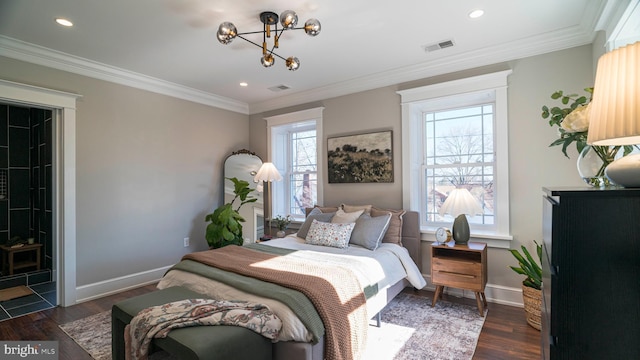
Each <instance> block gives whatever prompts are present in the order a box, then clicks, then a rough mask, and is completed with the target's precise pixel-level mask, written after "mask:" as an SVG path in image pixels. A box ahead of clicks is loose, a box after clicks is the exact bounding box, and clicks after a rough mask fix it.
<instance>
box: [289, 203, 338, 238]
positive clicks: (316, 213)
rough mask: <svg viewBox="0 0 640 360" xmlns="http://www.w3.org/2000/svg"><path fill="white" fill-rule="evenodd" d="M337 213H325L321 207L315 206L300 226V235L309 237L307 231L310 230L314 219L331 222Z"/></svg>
mask: <svg viewBox="0 0 640 360" xmlns="http://www.w3.org/2000/svg"><path fill="white" fill-rule="evenodd" d="M335 214H336V213H335V212H330V213H323V212H322V211H320V209H319V208H313V210H311V212H310V213H309V215H307V218H306V219H305V220H304V223H303V224H302V225H301V226H300V229H298V237H301V238H303V239H304V238H306V237H307V232H308V231H309V228H310V227H311V223H312V222H313V220H318V221H319V222H330V221H331V218H333V215H335Z"/></svg>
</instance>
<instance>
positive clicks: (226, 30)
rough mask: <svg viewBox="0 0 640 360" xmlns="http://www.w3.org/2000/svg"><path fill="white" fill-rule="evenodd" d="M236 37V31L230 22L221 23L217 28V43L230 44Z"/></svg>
mask: <svg viewBox="0 0 640 360" xmlns="http://www.w3.org/2000/svg"><path fill="white" fill-rule="evenodd" d="M236 35H238V29H236V26H235V25H233V24H232V23H230V22H223V23H222V24H220V26H219V27H218V34H217V36H218V41H219V42H220V43H222V44H225V45H227V44H230V43H231V42H232V41H233V39H235V38H236Z"/></svg>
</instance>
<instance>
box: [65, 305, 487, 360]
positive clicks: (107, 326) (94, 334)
mask: <svg viewBox="0 0 640 360" xmlns="http://www.w3.org/2000/svg"><path fill="white" fill-rule="evenodd" d="M484 320H485V318H484V317H482V316H480V314H478V309H477V308H475V307H471V306H467V305H461V304H456V303H451V302H447V301H438V303H437V304H436V306H435V307H433V308H432V307H431V299H429V298H426V297H424V296H416V295H413V294H410V293H401V294H399V295H398V296H397V297H396V298H395V299H394V300H393V301H392V302H391V303H390V304H389V305H387V307H386V308H385V309H384V310H383V312H382V326H381V327H379V328H378V327H375V326H373V325H372V326H370V327H369V333H368V340H367V348H366V351H365V354H364V356H363V359H376V360H378V359H379V360H400V359H402V360H404V359H429V360H441V359H443V360H444V359H455V360H464V359H471V358H472V357H473V353H474V352H475V348H476V344H477V343H478V337H479V336H480V331H481V330H482V325H483V324H484ZM371 324H374V323H373V322H372V323H371ZM60 328H61V329H62V330H63V331H64V332H65V333H67V334H68V335H69V336H70V337H71V338H72V339H73V340H74V341H75V342H76V343H77V344H78V345H80V346H81V347H82V348H83V349H84V350H85V351H87V352H88V353H89V354H90V355H91V356H92V357H93V358H94V359H96V360H109V359H111V312H110V311H106V312H103V313H99V314H96V315H93V316H89V317H87V318H84V319H80V320H76V321H73V322H70V323H67V324H63V325H60ZM151 359H152V360H168V359H173V357H171V356H170V355H169V354H167V353H164V352H160V353H155V354H153V356H152V357H151Z"/></svg>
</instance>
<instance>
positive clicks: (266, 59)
mask: <svg viewBox="0 0 640 360" xmlns="http://www.w3.org/2000/svg"><path fill="white" fill-rule="evenodd" d="M274 62H275V59H274V58H273V55H271V54H266V55H265V56H263V57H262V58H260V63H261V64H262V66H264V67H266V68H268V67H271V66H273V63H274Z"/></svg>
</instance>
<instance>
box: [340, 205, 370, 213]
mask: <svg viewBox="0 0 640 360" xmlns="http://www.w3.org/2000/svg"><path fill="white" fill-rule="evenodd" d="M340 207H342V210H344V212H348V213H350V212H356V211H358V210H364V214H370V213H371V205H347V204H342V205H340Z"/></svg>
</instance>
